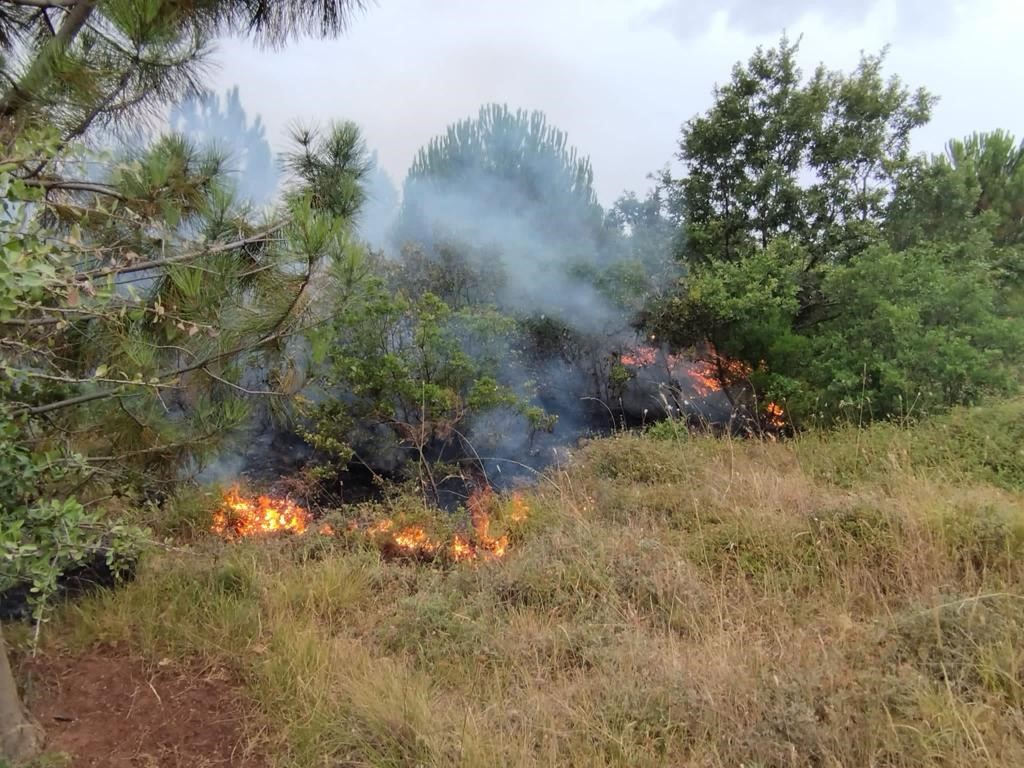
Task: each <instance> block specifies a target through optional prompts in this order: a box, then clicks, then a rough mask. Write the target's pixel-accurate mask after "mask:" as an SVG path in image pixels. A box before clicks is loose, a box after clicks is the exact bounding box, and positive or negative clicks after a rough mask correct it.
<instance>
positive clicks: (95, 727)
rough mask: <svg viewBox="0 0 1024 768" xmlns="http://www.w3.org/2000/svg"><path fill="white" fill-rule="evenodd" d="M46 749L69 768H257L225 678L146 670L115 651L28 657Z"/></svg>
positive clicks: (258, 762)
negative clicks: (67, 760) (67, 757)
mask: <svg viewBox="0 0 1024 768" xmlns="http://www.w3.org/2000/svg"><path fill="white" fill-rule="evenodd" d="M23 672H26V673H27V674H28V675H29V676H30V679H31V688H32V694H31V700H30V702H31V703H30V706H31V709H32V712H33V713H34V714H35V716H36V717H37V718H38V719H39V721H40V723H42V725H43V727H44V728H45V729H46V734H47V743H46V751H47V753H50V754H52V753H61V752H64V753H67V754H68V755H70V756H71V762H70V763H69V765H70V766H71V768H100V767H101V766H102V768H225V767H226V766H232V767H235V766H238V767H241V766H246V768H262V766H264V765H265V763H264V761H263V760H262V759H260V758H259V757H258V756H255V755H252V754H247V749H246V746H247V739H246V733H245V717H246V715H245V710H244V708H243V706H242V704H241V701H240V696H239V692H238V689H237V687H236V686H235V685H232V684H231V682H230V681H229V680H228V679H227V678H226V676H224V675H221V674H217V673H212V672H201V673H197V672H196V671H187V670H182V669H180V668H174V667H173V666H172V665H170V664H168V665H166V666H162V667H161V666H157V667H156V668H148V667H146V666H144V665H143V664H142V663H141V662H140V661H138V660H137V659H133V658H130V657H128V656H125V655H124V654H121V653H119V652H118V651H116V650H113V649H103V650H98V651H93V652H90V653H88V654H87V655H85V656H81V657H77V658H71V657H50V658H41V659H37V660H34V661H31V662H26V664H25V665H24V666H23Z"/></svg>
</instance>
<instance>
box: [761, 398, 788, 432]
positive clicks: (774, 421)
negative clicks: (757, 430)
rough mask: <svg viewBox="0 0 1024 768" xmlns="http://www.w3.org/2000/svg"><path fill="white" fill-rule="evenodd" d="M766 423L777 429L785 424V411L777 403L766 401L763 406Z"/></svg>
mask: <svg viewBox="0 0 1024 768" xmlns="http://www.w3.org/2000/svg"><path fill="white" fill-rule="evenodd" d="M764 410H765V414H766V416H767V417H768V423H769V424H771V425H772V426H773V427H776V428H777V429H782V428H783V427H785V426H786V411H785V410H783V408H782V406H781V405H779V404H778V403H768V405H766V406H765V408H764Z"/></svg>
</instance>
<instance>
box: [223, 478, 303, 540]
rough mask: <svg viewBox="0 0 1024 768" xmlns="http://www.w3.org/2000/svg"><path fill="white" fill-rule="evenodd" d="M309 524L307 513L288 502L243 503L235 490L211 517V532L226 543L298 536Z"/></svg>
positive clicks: (265, 499) (268, 499)
mask: <svg viewBox="0 0 1024 768" xmlns="http://www.w3.org/2000/svg"><path fill="white" fill-rule="evenodd" d="M309 521H310V515H309V513H308V512H307V511H306V510H304V509H303V508H302V507H300V506H298V505H296V504H295V503H294V502H292V501H291V500H290V499H275V498H271V497H269V496H259V497H257V498H255V499H246V498H244V497H242V496H241V495H240V494H239V492H238V487H237V486H236V487H234V488H232V489H231V490H230V491H228V492H227V493H226V494H225V495H224V501H223V503H222V505H221V508H220V509H218V510H217V511H216V512H215V513H214V514H213V524H212V526H211V530H212V531H213V532H214V533H216V534H218V535H220V536H224V537H225V538H229V539H233V538H241V537H244V536H258V535H261V534H269V533H280V532H288V533H299V534H301V533H305V532H306V527H307V526H308V525H309Z"/></svg>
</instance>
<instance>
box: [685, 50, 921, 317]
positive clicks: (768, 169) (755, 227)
mask: <svg viewBox="0 0 1024 768" xmlns="http://www.w3.org/2000/svg"><path fill="white" fill-rule="evenodd" d="M797 54H798V46H797V45H796V44H791V43H790V42H789V41H788V40H787V39H785V38H783V39H782V41H781V42H780V43H779V46H778V47H777V48H772V49H768V50H764V49H760V48H759V49H758V50H757V51H756V52H755V53H754V55H753V56H752V57H751V59H750V61H749V62H748V63H747V64H746V65H742V64H737V65H736V67H735V68H734V69H733V73H732V78H731V80H730V82H729V83H727V84H726V85H724V86H721V87H719V88H717V89H716V90H715V103H714V106H712V108H711V109H710V110H708V112H707V113H706V114H704V115H700V116H698V117H695V118H693V119H692V120H690V121H689V122H688V123H687V124H686V125H685V126H684V128H683V132H682V138H681V140H680V144H679V147H680V151H679V155H678V157H679V159H680V160H681V161H682V162H683V164H684V166H685V169H686V175H685V176H684V177H683V178H681V179H679V180H677V181H675V182H674V183H672V189H673V191H674V193H675V194H674V205H675V207H676V209H677V214H678V215H679V217H680V218H682V219H683V220H684V222H685V224H684V226H685V234H686V237H685V238H684V239H683V240H682V241H681V250H680V253H679V255H680V257H681V258H683V259H684V260H686V261H687V262H689V263H693V264H697V263H701V262H708V261H730V260H735V259H740V258H743V257H744V256H747V255H749V254H750V253H751V252H753V251H754V250H755V249H764V248H767V247H768V245H769V243H771V241H772V240H774V239H775V238H776V237H779V236H781V235H786V236H787V237H789V238H791V239H794V240H795V242H797V243H798V244H800V245H801V246H802V247H803V248H805V249H806V252H807V258H808V261H807V264H806V266H805V268H806V270H808V271H810V270H812V269H813V268H814V267H815V266H816V265H818V264H833V263H844V262H847V261H849V259H851V258H852V257H854V256H855V255H856V254H857V253H859V252H860V251H861V250H863V249H864V248H865V247H866V246H867V245H869V244H870V243H871V242H874V240H875V239H877V229H878V227H879V225H880V222H881V221H882V219H883V217H884V215H885V212H886V207H887V204H888V201H889V199H890V197H891V195H892V190H893V187H894V184H895V179H896V177H897V174H898V173H899V171H900V169H901V168H903V167H904V166H905V165H906V164H907V163H908V162H909V160H910V154H909V147H910V134H911V131H912V130H913V129H914V128H916V127H918V126H920V125H922V124H924V123H925V122H927V120H928V118H929V115H930V110H931V106H932V104H933V102H934V98H933V97H932V96H930V95H929V94H928V93H927V92H925V91H923V90H918V91H910V90H908V89H907V88H906V87H905V86H904V85H903V84H902V83H901V82H900V81H899V79H897V78H892V79H890V80H888V81H887V80H885V79H884V78H883V76H882V66H883V64H884V58H883V57H882V56H865V57H863V58H862V59H861V61H860V64H859V65H858V66H857V68H856V69H855V70H854V71H853V72H852V73H849V74H847V73H842V72H833V71H829V70H827V69H825V68H824V67H823V66H822V67H819V68H818V69H817V70H816V71H815V73H814V75H813V76H812V77H811V78H809V79H807V80H806V81H805V79H804V77H803V74H802V72H801V70H800V68H799V67H798V65H797V62H796V57H797ZM811 296H812V294H810V293H808V294H807V296H806V297H805V300H811Z"/></svg>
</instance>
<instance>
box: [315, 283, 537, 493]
mask: <svg viewBox="0 0 1024 768" xmlns="http://www.w3.org/2000/svg"><path fill="white" fill-rule="evenodd" d="M381 272H382V273H383V274H386V270H383V269H382V270H381ZM389 282H390V281H388V280H386V279H382V278H380V277H377V278H374V279H373V280H372V282H371V283H370V284H368V285H364V286H363V288H364V290H363V291H362V293H361V294H360V297H359V299H358V300H357V301H351V302H348V303H347V305H346V307H345V308H344V309H343V310H342V311H340V312H337V313H335V314H334V315H333V318H334V321H333V323H331V324H329V325H325V326H324V327H323V329H322V330H321V332H320V333H319V335H318V338H317V343H315V345H314V361H315V362H317V363H318V365H317V368H316V370H317V377H316V382H315V383H316V384H317V385H318V387H319V389H320V390H321V391H322V392H324V393H325V397H323V398H320V399H319V400H318V402H317V403H316V404H315V405H313V406H312V407H311V408H309V409H308V415H309V416H310V417H311V427H310V429H309V431H308V433H307V438H308V439H309V440H310V442H311V443H312V444H313V445H314V446H316V447H317V448H318V449H320V450H322V451H324V452H325V453H326V454H328V455H333V456H334V457H335V462H337V461H338V460H340V462H341V464H342V465H343V464H345V463H347V461H348V460H349V458H350V457H351V456H352V442H357V441H359V440H361V439H367V438H369V437H370V436H372V435H373V434H374V433H375V432H376V428H377V427H379V426H383V427H386V428H387V429H388V431H389V432H390V434H391V437H392V438H393V440H394V444H393V447H394V448H397V450H398V451H399V452H406V451H409V452H411V454H412V456H411V458H412V459H413V461H414V462H415V466H416V468H417V476H418V479H419V483H420V487H421V490H422V492H423V494H424V497H425V498H426V499H428V500H430V501H435V502H436V500H437V491H438V483H437V480H436V477H435V470H434V468H433V466H432V464H433V459H434V458H436V457H437V456H441V455H443V453H444V449H445V448H446V447H447V446H448V445H450V444H451V443H457V444H461V445H462V446H463V447H464V448H469V447H471V446H470V445H469V437H468V435H467V434H466V433H467V432H468V427H467V424H468V423H469V422H470V420H471V419H472V418H473V417H474V416H476V415H477V414H480V413H483V412H485V411H488V410H491V409H493V408H497V407H502V406H504V407H510V408H517V407H518V408H520V409H522V410H525V409H524V408H523V407H522V404H521V402H520V400H519V398H518V397H517V396H516V394H515V393H514V392H513V391H512V390H511V389H509V388H508V387H505V386H502V385H501V384H499V382H498V376H499V374H500V368H501V365H502V363H503V362H505V356H506V353H507V352H506V351H507V349H508V346H509V344H508V336H509V335H510V334H511V332H512V330H513V325H512V323H511V321H510V320H509V319H508V318H507V317H504V316H502V315H500V314H499V313H497V312H494V311H489V310H486V309H482V308H479V307H467V308H463V309H461V310H453V309H451V308H450V307H449V306H448V305H447V304H446V303H445V302H444V301H442V300H441V299H440V298H438V297H437V296H435V295H433V294H431V293H425V294H423V295H421V296H419V297H418V298H415V299H412V298H410V297H408V296H406V295H404V294H395V293H394V291H393V290H392V288H391V287H390V285H389ZM392 452H393V451H389V450H388V448H387V447H384V446H377V447H376V448H375V454H377V455H386V454H388V453H392ZM406 460H407V457H405V456H399V458H398V461H397V462H396V463H397V464H398V465H399V466H401V465H402V464H404V463H405V462H406ZM331 466H332V465H331V464H326V465H324V468H325V470H327V471H328V472H329V471H330V467H331ZM334 466H338V465H337V463H335V464H334Z"/></svg>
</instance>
